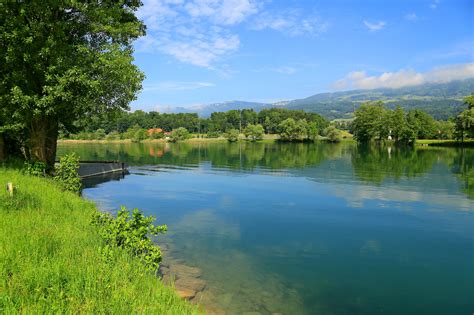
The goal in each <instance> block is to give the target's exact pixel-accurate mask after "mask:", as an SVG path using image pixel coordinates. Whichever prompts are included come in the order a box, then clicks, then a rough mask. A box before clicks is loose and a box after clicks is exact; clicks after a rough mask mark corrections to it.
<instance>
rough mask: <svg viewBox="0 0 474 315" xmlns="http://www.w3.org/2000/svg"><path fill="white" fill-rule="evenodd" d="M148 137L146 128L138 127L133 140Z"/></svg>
mask: <svg viewBox="0 0 474 315" xmlns="http://www.w3.org/2000/svg"><path fill="white" fill-rule="evenodd" d="M146 138H147V133H146V130H145V129H142V128H140V129H138V130H137V131H135V133H134V134H133V136H132V141H133V142H140V141H142V140H145V139H146Z"/></svg>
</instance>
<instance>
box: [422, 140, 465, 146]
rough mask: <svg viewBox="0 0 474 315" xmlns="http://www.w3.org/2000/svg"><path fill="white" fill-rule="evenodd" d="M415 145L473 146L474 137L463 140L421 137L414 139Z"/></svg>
mask: <svg viewBox="0 0 474 315" xmlns="http://www.w3.org/2000/svg"><path fill="white" fill-rule="evenodd" d="M416 145H419V146H432V147H474V139H470V140H464V142H460V141H456V140H437V139H423V140H416Z"/></svg>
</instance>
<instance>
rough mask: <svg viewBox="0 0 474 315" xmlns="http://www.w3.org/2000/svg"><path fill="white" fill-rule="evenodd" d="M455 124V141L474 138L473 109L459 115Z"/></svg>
mask: <svg viewBox="0 0 474 315" xmlns="http://www.w3.org/2000/svg"><path fill="white" fill-rule="evenodd" d="M455 124H456V125H455V137H456V139H458V140H461V141H464V139H465V138H471V137H474V107H471V108H470V109H467V110H465V111H463V112H462V113H461V114H459V115H458V116H457V117H456V120H455Z"/></svg>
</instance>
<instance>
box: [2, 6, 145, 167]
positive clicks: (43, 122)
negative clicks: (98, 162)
mask: <svg viewBox="0 0 474 315" xmlns="http://www.w3.org/2000/svg"><path fill="white" fill-rule="evenodd" d="M140 5H141V2H140V1H137V0H120V1H119V0H101V1H99V0H89V1H85V0H84V1H77V0H62V1H57V0H45V1H2V2H0V64H1V67H0V105H1V106H0V107H1V108H2V112H3V116H4V117H8V119H5V120H6V121H4V122H3V125H4V126H3V128H2V129H0V133H1V132H2V131H5V130H7V131H6V132H7V133H8V130H9V128H8V126H12V128H13V127H14V128H16V129H15V130H19V129H21V133H22V134H24V139H23V140H24V141H23V146H24V148H23V152H24V154H25V156H26V158H30V159H36V160H39V161H43V162H45V163H46V164H47V165H48V166H49V168H50V169H51V167H52V166H53V164H54V159H55V155H56V141H57V137H58V128H59V126H65V128H66V129H67V128H69V127H70V126H72V124H73V123H74V122H75V121H77V120H78V119H82V118H84V117H91V116H95V115H99V114H101V113H104V112H110V111H117V110H122V109H127V108H128V104H129V103H130V101H132V100H133V99H134V98H135V96H136V93H137V91H139V90H140V88H141V81H142V80H143V77H144V76H143V74H142V73H141V72H140V71H139V69H138V68H137V67H136V66H135V65H133V64H132V61H133V57H132V41H133V40H134V39H136V38H138V37H139V36H141V35H143V34H144V32H145V26H144V25H143V23H142V22H141V21H140V20H139V19H138V18H137V17H136V16H135V11H136V10H137V9H138V7H139V6H140ZM12 128H10V129H12ZM18 132H20V131H18ZM0 145H1V143H0Z"/></svg>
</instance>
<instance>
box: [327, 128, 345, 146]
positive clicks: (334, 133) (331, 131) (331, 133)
mask: <svg viewBox="0 0 474 315" xmlns="http://www.w3.org/2000/svg"><path fill="white" fill-rule="evenodd" d="M324 134H325V135H326V138H327V139H328V141H330V142H339V141H341V140H342V135H341V131H340V130H339V129H337V128H336V127H335V126H333V125H330V126H329V127H327V128H326V129H324Z"/></svg>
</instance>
